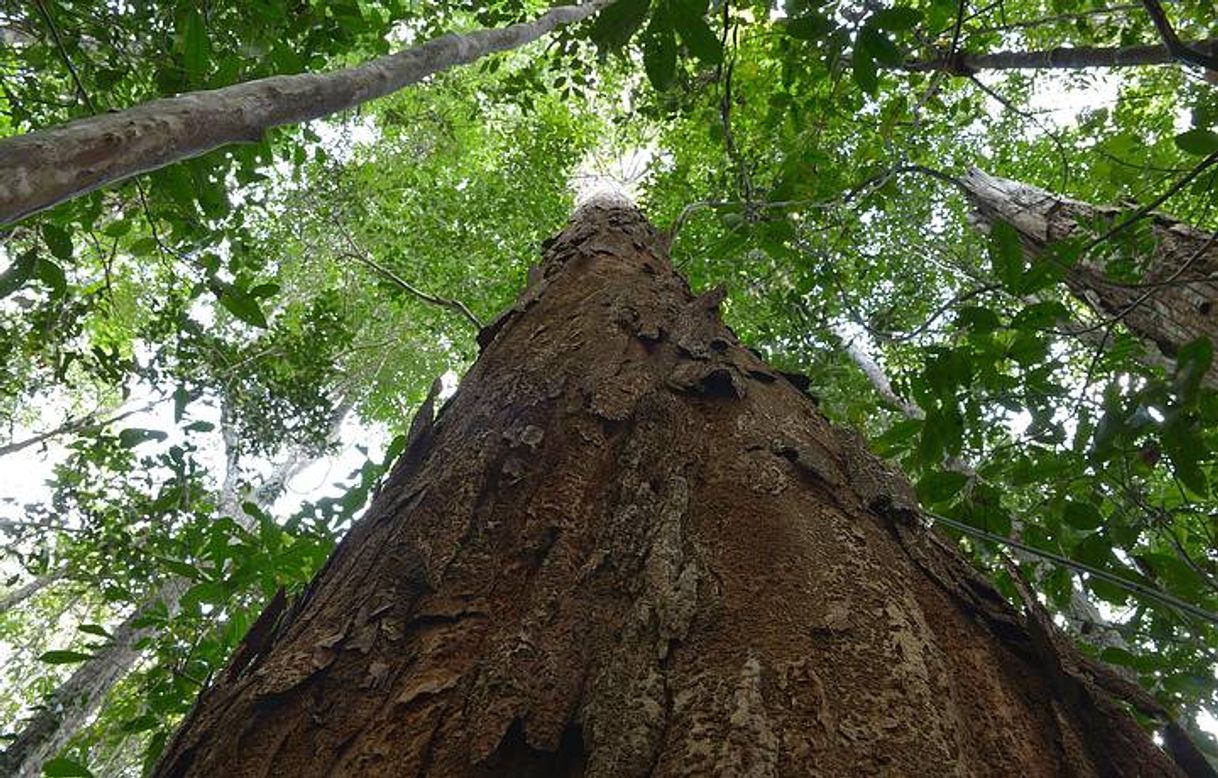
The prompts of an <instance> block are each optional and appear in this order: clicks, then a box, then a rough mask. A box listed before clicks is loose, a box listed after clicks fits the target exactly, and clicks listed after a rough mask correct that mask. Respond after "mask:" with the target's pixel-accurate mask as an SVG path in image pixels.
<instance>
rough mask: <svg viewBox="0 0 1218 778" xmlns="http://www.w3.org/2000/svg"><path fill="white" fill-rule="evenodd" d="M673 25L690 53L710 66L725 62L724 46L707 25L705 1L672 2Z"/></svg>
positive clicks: (682, 0)
mask: <svg viewBox="0 0 1218 778" xmlns="http://www.w3.org/2000/svg"><path fill="white" fill-rule="evenodd" d="M669 7H670V8H671V9H672V17H673V19H672V20H673V24H674V26H675V27H676V29H677V34H678V35H679V36H681V42H682V43H684V44H685V47H686V48H688V49H689V52H690V53H691V54H693V55H694V56H695V57H697V58H698V59H700V60H702V61H703V62H705V63H707V64H709V65H717V64H719V63H720V62H722V61H723V46H722V44H721V43H720V41H719V38H718V37H716V35H715V33H714V31H712V30H711V28H710V25H709V24H707V23H706V18H705V14H706V2H705V0H701V2H700V1H699V0H672V2H671V4H670V6H669Z"/></svg>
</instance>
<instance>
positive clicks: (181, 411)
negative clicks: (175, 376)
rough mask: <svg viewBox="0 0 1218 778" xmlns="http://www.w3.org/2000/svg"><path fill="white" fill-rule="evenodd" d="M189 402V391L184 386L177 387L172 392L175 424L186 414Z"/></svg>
mask: <svg viewBox="0 0 1218 778" xmlns="http://www.w3.org/2000/svg"><path fill="white" fill-rule="evenodd" d="M189 402H190V391H189V390H187V388H186V387H185V386H179V387H178V388H177V389H174V390H173V422H174V424H177V423H178V422H180V421H182V416H184V415H185V414H186V405H187V404H188V403H189Z"/></svg>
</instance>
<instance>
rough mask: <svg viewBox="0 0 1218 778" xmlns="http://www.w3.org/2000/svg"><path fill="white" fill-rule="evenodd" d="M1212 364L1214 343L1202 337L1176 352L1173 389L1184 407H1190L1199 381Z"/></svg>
mask: <svg viewBox="0 0 1218 778" xmlns="http://www.w3.org/2000/svg"><path fill="white" fill-rule="evenodd" d="M1213 364H1214V343H1213V341H1211V340H1210V339H1209V338H1207V337H1205V336H1202V337H1200V338H1197V339H1196V340H1192V341H1189V342H1188V343H1186V344H1184V345H1183V346H1181V347H1180V350H1179V351H1178V352H1176V375H1175V378H1174V380H1173V385H1174V388H1175V390H1176V391H1177V392H1179V393H1180V395H1181V400H1182V402H1183V403H1184V404H1186V405H1191V404H1192V401H1193V400H1194V399H1196V396H1197V392H1198V391H1200V389H1201V381H1202V379H1204V378H1205V374H1206V373H1208V372H1209V370H1210V367H1211V366H1212V365H1213Z"/></svg>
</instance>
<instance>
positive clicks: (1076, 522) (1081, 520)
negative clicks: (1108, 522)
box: [1062, 500, 1104, 530]
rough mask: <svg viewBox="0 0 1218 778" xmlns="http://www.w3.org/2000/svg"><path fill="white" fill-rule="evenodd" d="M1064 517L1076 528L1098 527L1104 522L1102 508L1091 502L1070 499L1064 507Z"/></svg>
mask: <svg viewBox="0 0 1218 778" xmlns="http://www.w3.org/2000/svg"><path fill="white" fill-rule="evenodd" d="M1062 518H1063V519H1065V521H1066V523H1067V524H1069V525H1070V526H1071V527H1074V528H1075V529H1084V530H1087V529H1098V528H1099V527H1100V525H1101V524H1103V523H1104V516H1103V514H1101V513H1100V509H1099V508H1097V507H1095V506H1094V505H1092V504H1091V503H1089V502H1079V501H1077V500H1069V501H1068V502H1067V503H1066V504H1065V505H1064V506H1063V507H1062Z"/></svg>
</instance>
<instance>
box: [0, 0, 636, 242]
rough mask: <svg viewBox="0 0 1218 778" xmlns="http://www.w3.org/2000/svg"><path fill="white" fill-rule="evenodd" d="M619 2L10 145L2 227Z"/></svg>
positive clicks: (217, 92) (0, 156)
mask: <svg viewBox="0 0 1218 778" xmlns="http://www.w3.org/2000/svg"><path fill="white" fill-rule="evenodd" d="M611 2H613V0H590V2H587V3H585V4H583V5H565V6H559V7H556V8H551V9H550V10H548V11H546V12H545V13H544V14H542V15H541V16H539V17H538V18H537V19H535V20H533V21H531V22H526V23H520V24H513V25H509V26H507V27H503V28H497V29H482V30H475V31H473V32H470V33H466V34H464V35H457V34H449V35H443V36H440V37H439V38H435V39H433V40H429V41H427V42H425V43H421V44H419V45H417V46H412V47H410V48H407V49H404V50H402V51H399V52H396V53H394V54H389V55H386V56H384V57H380V58H378V59H374V60H371V61H369V62H365V63H363V64H362V65H357V66H355V67H351V68H344V69H340V70H334V71H330V72H328V73H301V74H297V75H292V76H271V77H269V78H261V79H257V80H254V81H248V82H246V83H243V84H234V85H233V86H227V87H223V88H221V89H213V90H208V91H201V92H191V93H188V94H183V95H179V96H177V97H170V98H164V99H161V100H153V101H151V102H148V103H144V104H142V105H138V106H135V107H133V108H128V109H127V110H125V111H117V112H114V113H104V114H99V115H97V116H91V117H88V118H84V119H78V120H76V121H73V122H69V123H67V124H64V125H60V126H57V127H52V128H50V129H46V130H39V131H37V132H31V133H27V134H25V135H19V136H16V137H12V138H6V139H4V140H0V170H3V171H4V175H3V177H0V224H7V223H9V222H14V221H17V220H18V219H21V218H23V217H25V216H29V215H30V214H32V213H36V212H38V211H41V210H43V209H45V208H49V207H51V206H53V205H55V204H56V203H60V202H63V201H65V200H68V199H71V198H73V197H77V196H79V195H82V194H85V193H86V192H90V191H92V190H94V189H97V188H98V187H101V186H105V185H106V184H110V183H114V182H117V181H122V180H125V179H127V178H130V177H132V176H135V175H139V174H140V173H146V172H148V171H151V170H156V169H158V168H162V167H165V166H166V165H170V164H173V163H174V162H179V161H181V160H184V159H190V158H192V157H197V156H199V155H200V154H204V153H206V152H208V151H211V150H212V149H217V148H220V147H222V146H227V145H229V144H233V143H248V142H253V141H258V140H261V139H262V136H263V134H264V133H265V132H266V131H267V130H269V129H271V128H273V127H279V126H282V125H285V124H299V123H301V122H305V121H308V120H310V119H316V118H319V117H322V116H329V115H331V114H334V113H338V112H340V111H345V110H348V109H351V108H354V107H356V106H359V105H363V104H364V103H366V102H368V101H370V100H375V99H376V98H378V97H384V96H386V95H389V94H392V93H394V92H396V91H398V90H400V89H403V88H405V87H407V86H410V85H411V84H415V83H418V82H419V81H421V80H422V79H424V78H426V77H427V76H430V75H433V74H435V73H439V72H443V71H445V70H447V69H449V68H452V67H456V66H458V65H464V64H468V63H470V62H474V61H477V60H478V59H480V58H481V57H484V56H487V55H489V54H493V53H496V52H500V51H509V50H511V49H515V48H518V47H520V46H523V45H525V44H527V43H531V42H532V41H535V40H537V39H538V38H540V37H542V36H543V35H546V34H548V33H550V32H553V31H554V30H556V29H558V28H560V27H564V26H566V25H569V24H574V23H576V22H580V21H583V20H584V19H587V18H588V17H590V16H592V15H593V14H594V13H596V12H597V11H599V10H601V9H602V8H605V7H606V6H608V5H609V4H610V3H611Z"/></svg>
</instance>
